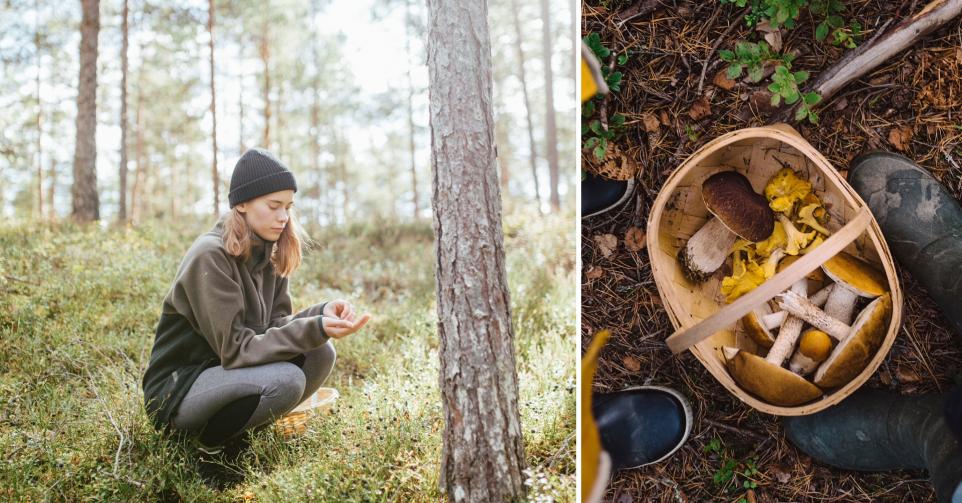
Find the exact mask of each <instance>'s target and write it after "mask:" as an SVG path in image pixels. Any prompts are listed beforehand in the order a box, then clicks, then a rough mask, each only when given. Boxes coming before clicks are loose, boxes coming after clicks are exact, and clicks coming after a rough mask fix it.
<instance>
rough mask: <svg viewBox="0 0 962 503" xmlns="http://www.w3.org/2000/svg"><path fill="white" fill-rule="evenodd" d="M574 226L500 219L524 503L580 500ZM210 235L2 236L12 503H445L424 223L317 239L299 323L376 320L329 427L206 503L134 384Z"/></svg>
mask: <svg viewBox="0 0 962 503" xmlns="http://www.w3.org/2000/svg"><path fill="white" fill-rule="evenodd" d="M572 219H573V217H571V216H570V215H565V216H550V217H544V218H541V217H537V216H535V215H533V214H527V213H520V212H519V213H516V214H512V215H508V216H507V217H506V219H505V228H504V232H505V249H506V252H507V255H508V256H507V268H508V276H509V281H510V285H511V301H512V309H513V311H512V316H513V319H514V330H515V335H516V349H517V352H518V373H519V382H520V394H521V396H520V402H521V415H522V424H523V428H524V440H525V455H526V457H527V464H528V466H529V468H530V472H529V473H528V478H529V480H528V486H529V487H530V488H532V490H531V491H530V492H529V495H528V499H530V500H538V501H546V500H548V498H549V497H550V498H553V499H554V500H555V501H574V499H575V496H574V493H575V483H574V477H575V475H574V473H575V458H574V447H575V443H574V439H573V434H574V426H575V416H576V415H575V394H574V388H575V387H574V381H575V370H574V369H575V354H576V351H575V340H576V338H575V335H574V334H575V329H574V324H575V315H574V301H575V299H574V295H575V278H574V275H573V274H574V272H573V269H574V239H575V234H574V228H573V227H572V226H571V223H570V222H571V221H572ZM211 225H212V222H210V221H197V222H190V221H187V222H179V223H178V226H179V227H178V228H177V229H171V228H169V226H168V225H164V224H161V223H156V224H147V225H144V226H142V227H139V228H136V229H113V228H111V229H107V230H101V229H97V228H94V227H86V228H83V227H77V226H73V225H70V224H58V225H53V226H50V225H46V226H43V225H38V224H29V225H16V226H11V225H7V226H5V227H0V452H3V453H4V459H3V460H2V461H0V500H15V501H41V500H46V499H56V500H68V501H144V500H150V501H154V500H188V501H208V500H214V501H235V500H238V499H244V498H245V496H246V497H247V498H251V499H255V500H257V501H436V500H438V499H439V497H440V493H439V489H438V475H437V472H438V460H439V458H440V450H441V438H440V432H441V430H442V428H443V423H442V416H441V407H440V394H439V391H438V385H437V381H438V377H437V373H438V357H437V347H438V340H437V335H436V321H435V308H436V306H435V296H434V277H433V267H434V258H433V256H434V248H433V233H432V230H431V226H430V222H422V223H387V224H381V225H379V226H376V225H374V224H356V225H352V226H349V227H345V228H340V229H326V230H320V231H318V232H317V233H316V234H315V235H313V236H312V237H313V238H314V240H315V241H316V242H317V247H316V248H314V249H313V250H312V251H310V252H309V253H308V254H307V257H306V260H305V264H304V265H303V266H302V268H301V269H300V270H299V271H297V273H296V274H295V276H294V277H293V278H292V282H291V290H292V296H293V297H294V304H295V309H299V308H301V307H305V306H307V305H310V304H313V303H315V302H320V301H323V300H326V299H331V298H335V297H344V298H348V299H350V300H352V301H353V302H355V304H356V305H357V306H358V307H359V309H363V310H369V311H370V312H372V313H373V314H374V315H375V318H374V320H373V321H372V322H371V323H370V324H369V325H368V327H367V328H365V329H364V330H363V331H362V332H360V333H358V334H355V335H353V336H351V337H348V338H346V339H344V340H341V341H337V342H336V347H337V350H338V361H337V365H336V366H335V369H334V373H333V374H332V376H331V378H330V379H329V380H328V382H327V384H326V385H330V386H333V387H336V388H338V389H339V390H340V392H341V399H340V400H339V401H338V403H337V405H336V407H335V409H334V413H333V414H332V415H330V416H325V417H315V418H313V419H312V421H311V423H310V431H309V433H308V434H307V435H305V436H303V437H301V438H298V439H296V440H293V441H284V440H283V439H282V438H281V437H280V436H279V435H277V434H276V433H274V432H273V431H272V430H265V431H262V432H259V433H258V434H256V435H255V437H254V439H253V444H252V449H251V452H250V453H249V454H248V455H247V456H245V457H244V458H243V465H244V469H245V470H246V471H247V477H246V478H245V481H244V482H243V483H242V484H240V485H238V486H235V487H231V488H228V489H226V490H224V491H222V492H220V491H216V490H214V489H211V488H208V487H207V486H206V485H205V484H204V483H203V481H202V480H201V479H200V477H199V475H198V474H197V462H196V459H195V456H194V453H193V451H192V450H191V449H190V448H189V447H187V446H185V445H184V443H183V442H180V441H178V440H176V439H173V438H169V437H167V436H165V435H163V434H161V433H158V432H156V431H154V430H153V428H152V427H151V426H150V423H149V421H148V419H147V417H146V415H145V413H144V410H143V405H142V404H143V394H142V390H141V389H140V379H141V376H142V374H143V369H144V367H145V366H146V364H147V360H148V358H149V355H150V348H151V345H152V344H153V338H154V328H155V326H156V323H157V319H158V316H159V314H160V308H161V303H162V300H163V297H164V295H165V294H166V290H167V288H168V287H169V285H170V281H171V280H172V278H173V274H174V272H175V271H176V268H177V265H178V264H179V262H180V259H181V258H182V256H183V253H184V252H185V251H186V249H187V247H188V246H189V244H190V242H191V241H192V240H193V238H194V237H196V235H198V234H199V233H201V232H203V231H205V230H207V229H208V228H209V227H210V226H211Z"/></svg>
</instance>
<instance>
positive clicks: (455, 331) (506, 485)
mask: <svg viewBox="0 0 962 503" xmlns="http://www.w3.org/2000/svg"><path fill="white" fill-rule="evenodd" d="M428 9H429V16H430V32H429V36H428V71H429V76H430V109H431V158H432V165H433V167H434V170H433V183H432V187H433V194H432V204H433V209H434V233H435V252H436V255H437V263H436V278H435V284H436V290H437V303H438V335H439V338H440V349H439V356H440V361H441V369H440V378H439V381H440V388H441V400H442V406H443V414H444V433H443V447H442V452H441V474H440V484H441V489H442V490H443V491H445V492H446V493H447V496H448V498H449V499H450V500H452V501H458V502H460V501H467V502H474V501H478V502H481V501H483V502H489V501H507V500H512V499H515V498H519V497H521V496H522V494H523V491H524V485H523V477H522V470H523V468H524V447H523V444H522V436H521V421H520V415H519V411H518V379H517V370H516V368H515V355H514V335H513V333H512V328H511V313H510V302H509V298H508V282H507V274H506V273H505V264H504V247H503V242H504V237H503V233H502V229H501V190H500V187H499V186H498V176H497V170H496V169H495V148H494V119H493V111H492V82H491V45H490V35H489V31H488V24H487V19H488V16H487V10H488V9H487V2H486V1H484V0H481V1H474V2H460V1H458V0H428Z"/></svg>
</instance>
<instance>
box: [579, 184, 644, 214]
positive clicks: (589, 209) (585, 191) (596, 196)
mask: <svg viewBox="0 0 962 503" xmlns="http://www.w3.org/2000/svg"><path fill="white" fill-rule="evenodd" d="M634 185H635V181H634V180H633V179H632V180H609V179H607V178H602V177H600V176H597V175H594V174H591V173H587V174H585V178H584V180H582V181H581V218H588V217H593V216H595V215H600V214H602V213H604V212H606V211H608V210H611V209H614V208H617V207H618V206H621V205H622V204H624V203H625V201H627V200H628V197H629V196H631V189H632V188H633V187H634Z"/></svg>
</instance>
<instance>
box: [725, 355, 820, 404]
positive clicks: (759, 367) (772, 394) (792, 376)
mask: <svg viewBox="0 0 962 503" xmlns="http://www.w3.org/2000/svg"><path fill="white" fill-rule="evenodd" d="M724 351H725V359H726V360H727V361H728V371H729V372H731V374H732V377H733V378H734V379H735V381H736V382H737V383H738V385H739V386H741V387H742V388H744V389H745V390H747V391H749V392H750V393H752V394H754V395H757V396H758V397H760V398H762V399H763V400H765V401H766V402H768V403H770V404H773V405H780V406H783V407H792V406H795V405H800V404H803V403H805V402H810V401H812V400H814V399H816V398H818V397H820V396H822V390H821V389H819V388H818V386H815V385H814V384H812V383H810V382H808V380H806V379H805V378H804V377H802V376H800V375H798V374H796V373H794V372H792V371H790V370H788V369H785V368H782V367H781V366H779V365H773V364H771V363H770V362H768V361H767V360H766V359H765V358H762V357H760V356H758V355H753V354H751V353H749V352H748V351H743V350H740V349H738V348H731V347H726V348H725V350H724Z"/></svg>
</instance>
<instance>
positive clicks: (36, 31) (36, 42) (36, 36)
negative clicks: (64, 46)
mask: <svg viewBox="0 0 962 503" xmlns="http://www.w3.org/2000/svg"><path fill="white" fill-rule="evenodd" d="M33 9H34V16H36V17H35V18H34V26H33V46H34V50H36V51H37V80H36V87H37V157H36V165H37V219H38V220H43V217H44V215H43V98H42V96H41V95H40V70H41V68H42V64H41V60H40V2H39V1H38V0H34V3H33Z"/></svg>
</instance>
